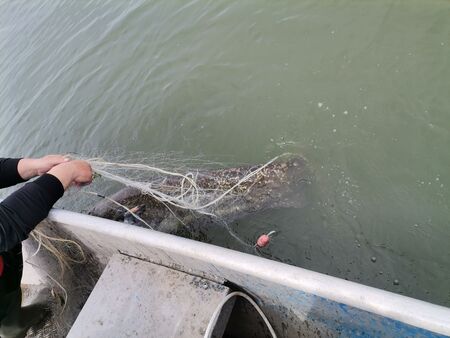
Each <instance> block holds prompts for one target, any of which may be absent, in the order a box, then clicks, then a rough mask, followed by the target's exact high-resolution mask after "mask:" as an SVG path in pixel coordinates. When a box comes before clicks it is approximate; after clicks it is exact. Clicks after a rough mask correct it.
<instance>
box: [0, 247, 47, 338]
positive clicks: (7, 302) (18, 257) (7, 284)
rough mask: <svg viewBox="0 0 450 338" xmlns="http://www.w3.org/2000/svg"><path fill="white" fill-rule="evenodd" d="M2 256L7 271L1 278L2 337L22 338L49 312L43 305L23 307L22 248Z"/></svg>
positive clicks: (0, 314)
mask: <svg viewBox="0 0 450 338" xmlns="http://www.w3.org/2000/svg"><path fill="white" fill-rule="evenodd" d="M2 256H3V258H4V260H5V271H4V273H3V275H2V276H0V337H1V338H22V337H25V335H26V333H27V331H28V329H29V328H30V327H31V326H34V325H36V324H38V323H39V322H40V321H42V319H43V318H44V317H45V316H46V315H47V314H48V312H49V311H48V310H47V307H46V305H45V304H42V303H38V304H33V305H29V306H25V307H22V289H21V287H20V281H21V279H22V271H23V258H22V246H21V245H20V246H17V247H16V248H14V249H13V250H11V251H9V252H7V253H3V254H2Z"/></svg>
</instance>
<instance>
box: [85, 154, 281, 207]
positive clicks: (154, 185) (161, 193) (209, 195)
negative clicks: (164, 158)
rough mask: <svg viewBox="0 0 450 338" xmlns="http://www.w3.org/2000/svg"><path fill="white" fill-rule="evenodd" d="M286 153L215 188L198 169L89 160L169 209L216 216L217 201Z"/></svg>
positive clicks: (105, 173)
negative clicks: (206, 184) (202, 178)
mask: <svg viewBox="0 0 450 338" xmlns="http://www.w3.org/2000/svg"><path fill="white" fill-rule="evenodd" d="M285 155H286V154H283V155H280V156H277V157H275V158H273V159H271V160H270V161H268V162H267V163H265V164H264V165H262V166H259V167H256V168H252V170H250V171H249V172H248V173H247V174H246V175H244V176H243V177H242V178H240V179H239V180H238V181H237V182H236V183H234V184H233V185H231V186H230V187H227V186H221V185H217V186H216V187H215V188H214V189H208V188H202V187H200V185H199V184H198V180H199V177H200V176H201V175H202V174H200V173H199V171H189V172H186V173H179V172H175V171H170V170H165V169H161V168H158V167H156V166H151V165H147V164H139V163H137V164H129V163H116V162H108V161H105V160H103V159H101V158H92V159H88V160H87V161H88V162H89V163H90V164H91V166H92V169H93V171H94V172H95V173H96V174H97V175H100V176H101V177H103V178H106V179H109V180H112V181H115V182H118V183H121V184H123V185H125V186H127V187H132V188H135V189H138V190H139V191H140V192H141V193H143V194H147V195H150V196H151V197H152V198H154V199H155V200H157V201H159V202H161V203H163V204H164V205H166V206H167V207H168V208H169V210H170V207H175V208H179V209H184V210H190V211H195V212H197V213H200V214H204V215H210V216H215V214H214V206H215V205H217V204H218V203H220V202H221V201H222V200H223V199H224V198H225V197H228V196H230V195H232V194H234V193H235V192H236V191H237V190H238V188H239V187H241V186H242V185H243V184H244V183H246V182H248V181H249V180H250V179H251V178H253V177H254V176H256V175H258V174H259V173H260V172H261V171H263V170H264V169H265V168H266V167H268V166H269V165H270V164H272V163H273V162H275V161H276V160H278V159H279V158H280V157H282V156H285ZM128 211H129V210H128Z"/></svg>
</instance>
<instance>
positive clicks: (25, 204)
mask: <svg viewBox="0 0 450 338" xmlns="http://www.w3.org/2000/svg"><path fill="white" fill-rule="evenodd" d="M63 194H64V187H63V185H62V184H61V182H60V181H59V180H58V179H57V178H56V177H55V176H53V175H50V174H45V175H43V176H41V177H39V178H38V179H37V180H35V181H33V182H30V183H27V184H26V185H24V186H23V187H22V188H20V189H19V190H17V191H16V192H14V193H13V194H11V195H10V196H9V197H7V198H6V199H5V200H4V201H3V202H2V203H0V252H5V251H8V250H10V249H12V248H14V247H15V246H16V245H17V244H18V243H20V242H21V241H23V240H25V239H26V238H27V237H28V234H29V233H30V232H31V231H32V230H33V229H34V227H35V226H36V225H38V224H39V223H40V222H41V221H42V220H43V219H44V218H46V217H47V215H48V213H49V211H50V209H51V208H52V207H53V205H54V204H55V203H56V201H57V200H58V199H59V198H61V197H62V195H63Z"/></svg>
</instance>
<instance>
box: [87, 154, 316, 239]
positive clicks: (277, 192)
mask: <svg viewBox="0 0 450 338" xmlns="http://www.w3.org/2000/svg"><path fill="white" fill-rule="evenodd" d="M259 167H260V166H243V167H237V168H228V169H217V170H208V171H203V172H202V171H199V174H198V176H197V180H196V182H197V185H198V186H199V187H200V188H201V189H205V190H214V189H218V188H220V189H221V190H222V191H224V190H227V189H229V188H231V187H232V186H233V185H235V184H236V183H237V182H238V181H239V180H240V179H242V178H243V177H244V176H246V175H247V174H248V173H250V172H252V171H254V170H256V169H258V168H259ZM311 179H312V176H311V174H310V171H309V169H308V166H307V162H306V160H305V159H304V158H302V157H300V156H291V157H290V158H287V159H285V160H277V161H275V162H273V163H271V164H269V165H268V166H267V167H265V168H264V169H263V170H262V171H260V172H259V173H258V174H256V175H255V176H253V177H251V178H250V179H249V180H248V181H246V182H244V183H243V184H241V185H239V186H238V187H236V188H235V189H234V190H233V192H232V193H231V194H229V195H227V196H226V197H225V198H223V199H222V200H220V202H218V203H217V204H216V205H214V208H213V213H214V215H215V216H217V219H218V220H221V221H224V222H226V223H230V222H233V221H235V220H237V219H239V218H242V217H244V216H246V215H248V214H251V213H256V212H259V211H263V210H267V209H272V208H301V207H303V206H304V205H305V204H306V187H307V186H308V185H309V184H310V183H311ZM179 184H180V179H179V178H171V179H168V180H167V182H166V184H165V189H167V191H163V192H164V193H170V191H171V187H174V186H179ZM110 198H112V199H113V200H115V201H117V202H119V203H120V204H123V205H125V206H127V207H128V208H133V207H136V206H142V205H144V206H145V208H143V210H142V209H141V210H142V212H141V213H140V215H139V216H140V217H141V218H142V219H143V220H145V221H146V222H147V223H148V224H150V225H151V226H152V227H154V228H155V229H157V230H161V231H164V232H176V231H177V230H178V225H180V224H183V225H185V226H187V227H189V228H191V229H193V228H195V227H196V226H200V225H201V224H202V223H205V222H210V221H214V219H216V217H212V216H208V215H204V214H201V213H198V212H193V211H190V210H185V209H181V208H176V207H172V206H171V207H170V210H169V208H168V207H167V206H166V205H164V204H163V203H161V202H160V201H158V200H156V199H155V198H153V197H152V196H150V195H147V194H143V193H142V192H141V191H140V190H138V189H136V188H130V187H126V188H123V189H121V190H120V191H118V192H117V193H115V194H113V195H112V196H110ZM89 214H91V215H93V216H98V217H103V218H108V219H112V220H118V221H122V220H123V219H124V210H123V208H121V207H119V206H117V205H116V204H114V203H112V202H111V201H108V200H102V201H101V202H99V203H98V204H97V205H96V206H95V207H94V208H93V209H92V210H91V211H90V212H89ZM142 225H143V224H142ZM143 226H145V225H143Z"/></svg>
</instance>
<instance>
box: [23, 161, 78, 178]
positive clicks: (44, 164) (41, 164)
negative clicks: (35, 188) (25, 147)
mask: <svg viewBox="0 0 450 338" xmlns="http://www.w3.org/2000/svg"><path fill="white" fill-rule="evenodd" d="M69 160H70V159H69V158H67V157H65V156H62V155H47V156H44V157H41V158H23V159H21V160H20V161H19V164H18V166H17V170H18V172H19V175H20V176H21V177H22V178H23V179H24V180H28V179H30V178H32V177H35V176H40V175H43V174H45V173H46V172H48V171H49V170H50V169H52V168H53V167H54V166H56V165H58V164H61V163H64V162H68V161H69Z"/></svg>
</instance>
